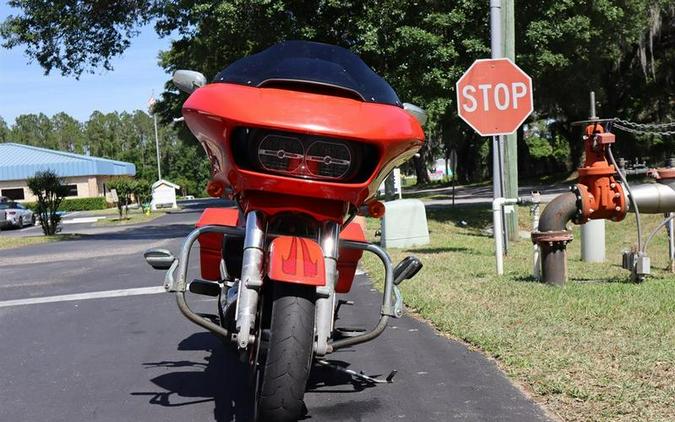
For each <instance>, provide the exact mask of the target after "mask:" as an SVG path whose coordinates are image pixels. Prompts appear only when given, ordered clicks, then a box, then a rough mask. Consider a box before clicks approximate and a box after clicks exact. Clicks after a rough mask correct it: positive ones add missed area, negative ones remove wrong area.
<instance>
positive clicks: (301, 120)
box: [182, 83, 424, 211]
mask: <svg viewBox="0 0 675 422" xmlns="http://www.w3.org/2000/svg"><path fill="white" fill-rule="evenodd" d="M182 111H183V116H184V117H185V122H186V123H187V125H188V127H189V128H190V130H191V131H192V133H194V134H195V135H196V136H197V139H198V140H199V141H200V142H201V143H202V145H203V146H204V149H205V150H206V151H207V152H208V155H209V158H210V159H211V162H212V166H213V169H214V177H222V179H224V180H225V181H226V183H227V184H228V185H229V186H231V187H232V188H233V191H234V192H238V193H241V194H242V195H243V196H244V197H245V195H246V192H247V191H265V192H276V193H282V194H287V195H292V196H300V197H310V198H313V199H314V200H321V199H332V200H337V201H343V202H347V203H350V204H352V205H354V206H356V207H358V206H360V205H362V204H363V203H364V202H365V201H366V200H367V199H370V198H372V197H373V196H374V195H375V194H376V192H377V188H378V186H379V185H380V183H381V182H382V181H383V180H384V178H385V177H386V176H387V175H388V174H389V172H390V171H391V170H392V169H393V168H394V167H395V166H397V165H400V164H402V163H403V162H405V161H406V160H408V159H409V158H411V157H412V156H413V155H414V154H415V153H416V152H417V151H418V150H419V149H420V147H421V146H422V143H423V140H424V133H423V132H422V128H421V127H420V126H419V124H418V123H417V121H416V120H415V118H414V117H413V116H411V115H409V114H408V113H407V112H406V111H404V110H403V109H402V108H400V107H396V106H392V105H385V104H379V103H368V102H362V101H358V100H354V99H350V98H343V97H334V96H329V95H321V94H315V93H308V92H301V91H292V90H284V89H276V88H256V87H249V86H242V85H236V84H229V83H215V84H209V85H206V86H204V87H202V88H199V89H197V90H196V91H195V92H193V93H192V95H191V96H190V97H189V98H188V100H187V101H186V102H185V104H184V105H183V110H182ZM237 127H250V128H263V129H269V130H279V131H286V132H296V133H301V134H311V135H316V136H325V137H329V138H340V139H346V140H351V141H354V142H360V143H367V144H371V145H373V146H374V147H375V148H376V150H377V151H378V161H377V164H376V165H375V166H374V170H373V172H372V174H371V175H370V177H368V178H367V180H365V181H363V182H359V183H340V182H336V181H327V180H311V179H301V178H291V177H285V176H281V175H274V174H267V173H263V172H258V171H252V170H247V169H242V168H239V167H238V166H237V165H236V163H235V162H234V160H233V157H232V148H231V137H232V133H233V131H234V129H235V128H237ZM242 205H243V207H244V209H245V210H246V204H245V203H243V204H242ZM263 211H265V210H264V209H263Z"/></svg>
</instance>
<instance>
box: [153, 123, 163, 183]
mask: <svg viewBox="0 0 675 422" xmlns="http://www.w3.org/2000/svg"><path fill="white" fill-rule="evenodd" d="M152 117H153V119H154V121H155V149H156V150H157V177H158V179H157V180H162V163H161V162H160V160H159V134H158V133H157V113H152Z"/></svg>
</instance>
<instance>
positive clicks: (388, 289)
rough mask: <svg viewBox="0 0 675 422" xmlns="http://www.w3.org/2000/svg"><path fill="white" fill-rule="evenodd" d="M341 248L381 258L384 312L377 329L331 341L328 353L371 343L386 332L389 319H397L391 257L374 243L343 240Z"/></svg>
mask: <svg viewBox="0 0 675 422" xmlns="http://www.w3.org/2000/svg"><path fill="white" fill-rule="evenodd" d="M340 245H341V246H343V247H346V248H353V249H361V250H363V251H368V252H372V253H374V254H375V255H377V257H378V258H380V261H382V265H384V272H385V275H384V292H383V293H382V310H381V311H380V314H381V316H380V320H379V321H378V323H377V325H376V326H375V328H373V329H372V330H370V331H368V332H367V333H365V334H360V335H358V336H354V337H349V338H344V339H340V340H336V341H331V342H329V344H328V352H334V351H335V350H337V349H341V348H344V347H348V346H354V345H356V344H361V343H365V342H367V341H370V340H372V339H374V338H376V337H377V336H379V335H380V334H382V332H383V331H384V329H385V328H386V327H387V322H388V321H389V317H396V309H395V306H394V305H392V296H393V295H394V287H395V286H394V266H393V265H392V263H391V257H389V254H387V252H386V251H385V250H384V249H382V248H381V247H379V246H377V245H373V244H372V243H364V242H354V241H351V240H343V241H342V242H341V243H340Z"/></svg>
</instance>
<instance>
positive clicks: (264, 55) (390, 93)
mask: <svg viewBox="0 0 675 422" xmlns="http://www.w3.org/2000/svg"><path fill="white" fill-rule="evenodd" d="M214 82H228V83H236V84H242V85H252V86H256V87H260V86H276V85H278V84H279V83H283V82H299V83H308V84H318V85H325V86H328V87H336V88H339V89H342V90H346V91H349V92H351V93H353V94H354V96H355V97H358V98H360V99H361V100H363V101H368V102H374V103H383V104H391V105H396V106H399V107H400V106H401V102H400V101H399V99H398V96H396V92H394V90H393V89H392V88H391V86H389V84H388V83H387V82H386V81H385V80H384V79H382V78H381V77H380V76H379V75H378V74H377V73H375V72H373V70H372V69H370V67H368V65H366V64H365V63H364V62H363V60H361V59H360V58H359V57H358V56H357V55H355V54H354V53H352V52H351V51H349V50H347V49H344V48H342V47H337V46H334V45H329V44H321V43H316V42H309V41H286V42H283V43H280V44H276V45H273V46H272V47H270V48H268V49H266V50H263V51H262V52H260V53H258V54H254V55H252V56H248V57H244V58H243V59H240V60H237V61H236V62H234V63H232V64H231V65H229V66H228V67H226V68H225V69H224V70H222V71H221V72H220V73H218V75H216V78H215V80H214Z"/></svg>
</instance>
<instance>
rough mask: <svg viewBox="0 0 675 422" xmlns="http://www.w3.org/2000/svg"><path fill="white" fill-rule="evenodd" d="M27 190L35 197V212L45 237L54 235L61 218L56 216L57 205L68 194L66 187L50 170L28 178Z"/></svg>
mask: <svg viewBox="0 0 675 422" xmlns="http://www.w3.org/2000/svg"><path fill="white" fill-rule="evenodd" d="M26 183H27V184H28V188H29V189H30V190H31V192H33V195H35V196H36V197H37V206H36V208H35V211H36V212H37V214H38V215H39V216H40V226H41V227H42V232H43V233H44V234H45V235H46V236H51V235H54V234H56V232H57V229H58V225H59V222H60V221H61V216H60V215H58V214H57V211H58V209H59V205H61V202H62V201H63V198H65V196H66V195H67V194H68V187H67V186H66V185H64V184H63V180H61V178H60V177H59V176H57V175H56V173H54V172H53V171H51V170H46V171H40V172H37V173H35V176H33V177H31V178H29V179H28V180H27V181H26Z"/></svg>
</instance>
